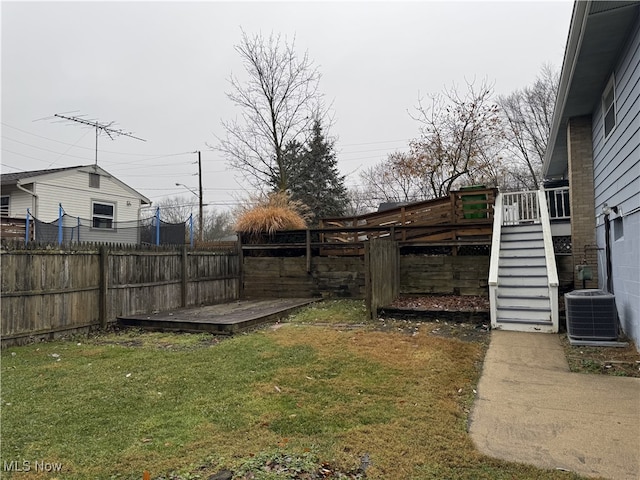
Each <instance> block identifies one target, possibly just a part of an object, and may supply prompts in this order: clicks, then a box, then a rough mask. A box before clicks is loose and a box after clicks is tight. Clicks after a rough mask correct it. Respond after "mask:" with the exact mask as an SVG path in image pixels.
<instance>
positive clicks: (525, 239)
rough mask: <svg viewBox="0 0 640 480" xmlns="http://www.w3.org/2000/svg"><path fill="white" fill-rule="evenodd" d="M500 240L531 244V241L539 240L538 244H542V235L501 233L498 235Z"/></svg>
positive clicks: (502, 241)
mask: <svg viewBox="0 0 640 480" xmlns="http://www.w3.org/2000/svg"><path fill="white" fill-rule="evenodd" d="M500 242H501V243H511V244H514V243H522V244H527V245H529V244H533V243H537V242H539V243H540V244H542V245H544V243H543V239H542V235H529V234H527V235H522V236H520V235H517V236H516V235H502V236H501V237H500Z"/></svg>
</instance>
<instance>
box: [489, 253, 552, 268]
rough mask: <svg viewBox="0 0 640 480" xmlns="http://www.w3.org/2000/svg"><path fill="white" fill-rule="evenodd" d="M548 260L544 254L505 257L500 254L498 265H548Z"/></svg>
mask: <svg viewBox="0 0 640 480" xmlns="http://www.w3.org/2000/svg"><path fill="white" fill-rule="evenodd" d="M546 265H547V260H546V258H545V257H544V256H538V255H535V256H518V257H504V256H502V255H500V259H499V263H498V266H500V267H546Z"/></svg>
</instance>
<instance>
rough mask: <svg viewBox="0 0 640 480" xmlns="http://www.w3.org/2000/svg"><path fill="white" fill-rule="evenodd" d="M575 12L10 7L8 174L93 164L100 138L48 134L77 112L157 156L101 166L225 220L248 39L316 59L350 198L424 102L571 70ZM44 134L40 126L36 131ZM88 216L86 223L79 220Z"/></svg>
mask: <svg viewBox="0 0 640 480" xmlns="http://www.w3.org/2000/svg"><path fill="white" fill-rule="evenodd" d="M572 6H573V2H572V1H568V0H562V1H546V2H541V1H536V2H525V1H510V2H504V1H503V2H484V1H474V2H458V1H449V2H432V1H421V2H415V1H414V2H363V1H359V2H342V1H340V2H301V1H299V2H278V3H275V2H214V1H208V2H198V3H187V2H89V1H85V2H66V3H60V2H24V1H21V2H8V1H2V5H1V18H2V37H1V40H2V56H1V61H2V82H1V89H2V117H1V118H2V128H1V131H2V143H1V146H2V157H1V158H2V162H1V164H2V172H3V173H11V172H17V171H23V170H39V169H44V168H56V167H66V166H74V165H83V164H92V163H93V162H94V156H95V152H94V149H95V130H93V129H89V128H85V127H83V126H82V125H79V124H66V123H56V122H55V121H53V120H38V119H42V118H43V117H51V116H53V114H55V113H65V112H72V113H70V115H81V114H84V115H86V117H85V118H87V119H91V120H98V121H100V122H103V123H107V122H110V121H115V122H117V124H116V127H117V128H122V129H123V130H125V131H128V132H132V133H133V134H134V135H135V136H138V137H141V138H143V139H145V140H146V142H140V141H137V140H133V139H130V138H127V137H122V136H121V137H118V138H116V139H115V140H113V141H112V140H110V139H109V138H108V137H106V136H100V138H99V141H98V164H99V165H100V166H101V167H102V168H104V169H106V170H107V171H108V172H110V173H112V174H113V175H115V176H116V177H118V178H119V179H120V180H122V181H124V182H125V183H127V184H128V185H130V186H131V187H133V188H135V189H136V190H138V191H139V192H140V193H142V194H143V195H145V196H147V197H148V198H150V199H151V200H152V201H154V202H157V201H158V200H161V199H162V198H165V197H166V196H176V195H181V196H184V197H185V200H187V201H194V202H197V199H196V197H195V196H193V195H191V194H190V193H189V192H188V191H187V190H186V189H185V188H184V187H180V186H178V187H177V186H175V183H176V182H178V183H182V184H185V185H187V186H189V187H191V188H193V189H197V185H198V178H197V165H196V164H194V163H193V162H194V161H196V160H197V156H196V154H194V153H187V152H194V151H196V150H201V151H202V163H203V185H204V202H205V203H208V204H212V205H216V206H217V208H218V209H224V208H225V206H226V205H228V204H233V203H234V202H235V201H236V199H238V198H242V197H245V196H246V190H245V188H246V183H245V182H243V180H242V178H240V177H239V176H238V173H237V172H235V171H233V170H230V169H229V168H228V167H227V164H226V161H225V159H224V158H223V157H222V155H221V154H220V153H219V152H216V151H212V150H210V149H208V148H207V146H206V145H205V143H209V144H215V143H216V139H215V135H220V136H222V134H223V131H222V128H221V126H220V121H221V119H231V118H234V117H235V116H236V115H238V114H239V111H238V110H237V109H236V108H235V107H234V106H233V104H232V103H231V102H230V101H229V100H228V99H227V98H226V96H225V92H226V91H229V84H228V81H227V80H228V78H229V75H230V73H231V72H233V73H234V74H236V75H238V76H239V77H241V78H242V77H243V75H244V72H243V70H242V67H241V64H240V61H239V58H238V55H237V53H236V52H235V50H234V49H233V46H234V45H236V44H237V43H238V42H239V40H240V27H242V28H243V29H244V30H245V31H246V32H247V33H249V34H252V33H256V32H259V31H261V32H262V33H263V35H265V36H268V35H269V34H270V33H271V32H274V33H281V34H282V35H283V36H287V37H288V38H289V39H292V38H293V36H294V35H295V37H296V48H297V50H298V51H299V52H300V53H303V52H304V51H307V52H308V54H309V57H310V58H311V59H312V60H313V61H314V63H315V64H316V65H318V66H319V69H320V72H321V73H322V79H321V81H320V89H321V91H322V92H323V93H324V94H325V96H326V100H327V102H328V103H330V102H333V114H334V116H335V124H334V126H333V127H332V129H331V131H330V132H329V133H330V134H331V135H333V136H336V137H337V143H336V151H337V153H338V162H339V166H340V169H341V171H342V173H343V174H346V175H347V185H354V184H358V183H359V175H358V172H359V171H360V170H362V169H364V168H367V167H368V166H371V165H373V164H375V163H378V162H379V161H381V160H384V159H385V158H386V155H387V154H388V153H390V152H392V151H395V150H402V149H406V147H407V144H408V141H409V140H410V139H412V138H415V137H416V136H417V134H418V124H417V123H416V122H415V121H414V120H412V119H411V118H410V117H409V114H408V111H409V110H411V109H412V108H413V107H414V106H415V105H416V103H417V99H418V96H419V95H420V94H421V95H425V94H429V93H435V92H440V91H442V90H443V88H444V87H449V86H451V85H452V83H453V82H455V83H456V84H458V85H461V86H464V82H465V78H466V79H469V80H472V79H474V78H476V79H478V81H480V80H482V79H483V78H487V79H488V80H489V81H490V82H495V92H496V93H497V94H508V93H510V92H512V91H513V90H515V89H518V88H522V87H524V86H526V85H528V84H530V83H531V82H532V81H533V79H534V78H535V76H536V75H537V74H538V72H539V71H540V68H541V66H542V65H543V64H544V63H551V64H552V65H554V66H555V67H557V68H558V69H559V68H560V67H561V66H562V58H563V54H564V48H565V43H566V39H567V35H568V29H569V22H570V19H571V11H572ZM36 120H37V121H36ZM68 213H70V214H72V215H73V214H74V213H73V212H68Z"/></svg>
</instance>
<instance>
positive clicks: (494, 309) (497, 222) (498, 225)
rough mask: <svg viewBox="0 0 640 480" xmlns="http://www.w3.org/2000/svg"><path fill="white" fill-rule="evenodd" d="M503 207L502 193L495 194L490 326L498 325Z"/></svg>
mask: <svg viewBox="0 0 640 480" xmlns="http://www.w3.org/2000/svg"><path fill="white" fill-rule="evenodd" d="M503 213H504V209H503V208H502V194H501V193H498V194H497V195H496V200H495V204H494V208H493V233H492V236H491V260H490V263H489V282H488V283H489V310H490V316H491V328H496V327H497V325H498V263H499V262H500V235H502V222H503Z"/></svg>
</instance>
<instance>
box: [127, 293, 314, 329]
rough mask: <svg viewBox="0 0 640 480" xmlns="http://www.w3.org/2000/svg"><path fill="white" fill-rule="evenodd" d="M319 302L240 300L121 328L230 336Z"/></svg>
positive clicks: (132, 318)
mask: <svg viewBox="0 0 640 480" xmlns="http://www.w3.org/2000/svg"><path fill="white" fill-rule="evenodd" d="M317 300H319V299H318V298H278V299H269V300H238V301H236V302H231V303H223V304H218V305H209V306H205V307H197V308H183V309H177V310H172V311H168V312H160V313H150V314H140V315H129V316H126V317H118V324H119V325H122V326H127V327H139V328H148V329H152V330H178V331H184V332H209V333H217V334H223V335H224V334H227V335H228V334H232V333H236V332H238V331H241V330H244V329H246V328H249V327H252V326H255V325H258V324H261V323H266V322H273V321H276V320H278V319H280V318H283V317H285V316H287V315H288V314H290V313H292V312H293V311H294V310H296V309H298V308H300V307H303V306H305V305H308V304H310V303H313V302H315V301H317Z"/></svg>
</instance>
